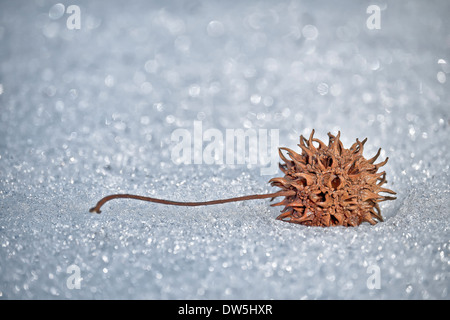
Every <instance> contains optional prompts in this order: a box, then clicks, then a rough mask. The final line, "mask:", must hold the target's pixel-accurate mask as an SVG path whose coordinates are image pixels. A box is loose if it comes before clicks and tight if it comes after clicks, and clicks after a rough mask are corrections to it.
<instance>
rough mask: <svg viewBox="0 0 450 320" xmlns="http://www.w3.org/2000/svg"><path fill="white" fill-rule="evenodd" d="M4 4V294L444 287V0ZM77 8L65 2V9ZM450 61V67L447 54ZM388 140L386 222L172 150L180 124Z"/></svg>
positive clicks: (0, 85)
mask: <svg viewBox="0 0 450 320" xmlns="http://www.w3.org/2000/svg"><path fill="white" fill-rule="evenodd" d="M20 3H21V2H20V1H9V2H5V1H3V2H1V3H0V299H80V298H83V299H118V298H121V299H141V298H150V299H335V298H337V299H367V298H368V299H372V298H374V299H448V298H449V292H448V291H449V287H450V279H449V245H450V244H449V238H450V237H449V236H450V232H449V218H450V210H449V207H450V201H449V198H450V197H449V193H450V188H449V185H450V175H449V164H450V155H449V146H450V145H449V141H450V135H449V124H450V103H449V101H450V94H449V93H450V90H449V85H450V82H449V81H448V80H446V79H448V73H449V72H450V69H449V68H448V65H447V63H446V61H449V59H450V56H449V52H450V50H449V49H450V48H449V46H450V41H449V39H450V38H449V36H448V30H449V27H450V26H449V23H450V22H449V19H447V16H446V13H447V12H449V10H450V6H449V3H448V2H446V1H440V2H436V3H435V4H434V5H429V4H428V3H426V2H423V1H410V2H408V4H404V3H398V2H397V1H387V2H386V4H385V5H380V9H381V11H380V17H381V22H380V27H381V28H380V29H374V30H369V29H368V28H367V27H366V20H367V19H368V17H369V14H368V13H366V9H367V6H368V5H369V4H367V3H365V2H361V3H360V2H358V1H339V3H335V2H333V1H319V2H307V1H292V2H290V1H276V2H275V1H243V2H233V4H231V3H229V2H227V1H220V2H219V1H173V2H171V1H169V2H166V1H160V2H158V1H151V2H149V1H129V2H126V3H124V2H122V1H108V2H103V1H76V4H77V5H78V6H79V8H80V15H81V27H80V29H79V30H77V29H69V28H68V26H67V23H66V22H67V19H69V17H70V16H71V14H70V13H67V12H66V13H64V11H63V9H64V8H62V7H61V6H64V5H62V4H57V3H55V2H54V1H53V2H52V1H47V0H45V1H35V2H32V1H27V5H21V4H20ZM65 9H67V8H65ZM440 61H444V63H440ZM194 121H202V126H203V129H204V130H206V129H217V130H218V131H219V132H222V133H223V135H224V136H225V133H226V130H227V129H255V130H258V129H278V130H279V142H280V146H286V147H290V148H292V149H294V150H298V149H299V148H298V147H297V146H296V144H297V143H298V137H299V135H300V134H304V135H309V133H310V132H311V130H312V129H313V128H314V129H315V130H316V136H317V137H318V138H320V139H322V140H324V141H328V139H327V133H328V132H332V133H334V134H336V133H337V131H338V130H340V131H341V137H342V141H343V143H344V145H345V146H346V147H350V146H351V144H353V142H355V140H356V138H359V139H360V140H362V139H364V138H366V137H367V138H368V141H367V143H366V145H365V152H364V154H365V155H366V156H367V157H372V156H373V155H374V154H375V153H376V151H377V149H378V148H379V147H381V148H382V150H383V151H382V154H381V157H380V159H381V160H384V158H385V157H389V162H388V164H387V165H386V166H385V167H384V168H385V170H386V172H387V179H388V184H387V187H388V188H390V189H393V190H395V191H396V192H397V193H398V199H397V200H395V201H390V202H386V203H383V205H382V215H383V216H384V218H385V222H382V223H379V224H377V225H375V226H371V225H368V224H364V225H361V226H359V227H356V228H341V227H336V228H317V227H305V226H300V225H293V224H289V223H285V222H281V221H277V220H275V218H276V217H277V216H278V214H279V210H280V208H279V207H270V202H269V200H254V201H247V202H242V203H229V204H222V205H217V206H208V207H192V208H186V207H170V206H164V205H159V204H153V203H144V202H138V201H132V200H114V201H111V202H109V203H107V204H106V205H105V206H104V207H103V208H102V214H100V215H96V214H90V213H88V210H89V208H90V207H92V206H93V205H95V203H96V202H97V201H98V200H99V199H100V198H101V197H103V196H105V195H107V194H110V193H134V194H140V195H149V196H153V197H161V198H165V199H172V200H179V201H203V200H212V199H220V198H228V197H233V196H240V195H247V194H254V193H268V192H273V191H276V190H275V189H273V188H271V187H270V186H269V185H268V183H267V182H268V180H269V179H270V178H272V177H275V176H281V175H282V173H281V172H279V173H278V174H275V175H274V176H268V175H261V174H260V172H261V170H260V169H261V167H260V165H259V164H256V165H251V166H250V165H247V164H243V165H238V164H236V165H227V164H226V163H225V164H222V165H215V164H211V165H209V164H205V163H202V164H188V165H185V164H178V165H177V164H175V163H174V161H173V159H171V149H172V148H173V146H174V142H173V141H171V134H172V132H173V131H174V130H176V129H177V128H182V129H186V130H188V131H190V132H193V131H192V130H193V124H194Z"/></svg>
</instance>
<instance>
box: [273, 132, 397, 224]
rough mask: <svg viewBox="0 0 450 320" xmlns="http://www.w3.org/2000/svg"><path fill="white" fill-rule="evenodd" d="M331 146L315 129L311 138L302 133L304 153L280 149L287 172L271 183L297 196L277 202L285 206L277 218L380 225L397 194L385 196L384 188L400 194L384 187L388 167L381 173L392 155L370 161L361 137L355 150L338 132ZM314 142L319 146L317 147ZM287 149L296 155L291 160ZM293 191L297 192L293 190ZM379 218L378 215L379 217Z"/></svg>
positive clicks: (295, 221)
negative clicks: (383, 203)
mask: <svg viewBox="0 0 450 320" xmlns="http://www.w3.org/2000/svg"><path fill="white" fill-rule="evenodd" d="M328 136H329V143H328V146H327V145H325V143H323V142H322V141H320V140H319V139H315V138H314V130H313V131H312V132H311V135H310V137H309V139H308V140H306V139H305V138H304V137H303V136H300V144H299V145H298V146H299V147H300V148H301V149H302V153H301V154H298V153H296V152H294V151H292V150H291V149H288V148H279V154H280V157H281V159H282V160H283V161H284V162H285V163H284V164H280V169H281V170H282V171H283V173H284V174H285V176H284V177H283V178H273V179H271V180H270V181H269V182H270V183H271V184H272V186H276V187H279V188H281V189H282V190H285V191H291V194H292V195H288V196H286V197H285V198H284V199H283V201H281V202H279V203H276V204H273V205H272V206H282V205H283V206H285V208H284V209H283V210H282V213H281V214H280V215H279V216H278V218H277V219H279V220H283V221H288V222H292V223H299V224H303V225H308V226H323V227H328V226H357V225H359V224H361V223H362V222H365V221H367V222H369V223H370V224H376V223H377V221H376V220H379V221H383V218H382V216H381V211H380V207H379V202H381V201H385V200H393V199H395V198H394V197H388V196H382V195H379V193H380V192H386V193H390V194H395V192H394V191H392V190H389V189H386V188H383V187H382V185H383V184H385V183H386V182H387V181H386V172H384V171H383V172H379V173H378V172H377V171H378V169H379V168H380V167H382V166H384V165H385V164H386V163H387V161H388V159H389V158H386V160H384V161H383V162H380V163H378V164H374V162H375V160H376V159H377V158H378V156H379V155H380V151H381V149H379V150H378V152H377V154H376V155H375V156H374V157H373V158H371V159H369V160H367V159H365V158H364V157H363V149H364V143H365V142H366V141H367V138H366V139H364V140H363V141H359V140H358V139H356V142H355V143H354V144H353V145H352V146H351V148H350V149H345V148H344V147H343V145H342V142H341V141H340V140H339V137H340V132H339V133H338V134H337V136H334V135H332V134H331V133H328ZM314 142H316V143H317V144H318V145H317V147H315V146H314V144H313V143H314ZM282 150H284V151H286V152H287V154H288V155H289V157H290V160H289V159H287V158H286V157H285V156H284V154H283V153H282ZM292 191H295V193H294V192H292ZM375 219H376V220H375Z"/></svg>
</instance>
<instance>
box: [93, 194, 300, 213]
mask: <svg viewBox="0 0 450 320" xmlns="http://www.w3.org/2000/svg"><path fill="white" fill-rule="evenodd" d="M294 194H295V191H293V190H288V191H278V192H275V193H268V194H254V195H250V196H242V197H236V198H229V199H222V200H211V201H202V202H180V201H171V200H163V199H157V198H151V197H144V196H137V195H134V194H112V195H109V196H106V197H104V198H102V199H101V200H100V201H99V202H97V204H96V205H95V207H93V208H91V209H89V212H96V213H100V212H101V211H100V208H101V207H102V206H103V205H104V204H105V203H106V202H108V201H110V200H113V199H119V198H125V199H135V200H142V201H149V202H156V203H161V204H166V205H172V206H184V207H195V206H209V205H213V204H221V203H226V202H236V201H245V200H254V199H265V198H276V197H282V196H285V197H287V196H292V195H294Z"/></svg>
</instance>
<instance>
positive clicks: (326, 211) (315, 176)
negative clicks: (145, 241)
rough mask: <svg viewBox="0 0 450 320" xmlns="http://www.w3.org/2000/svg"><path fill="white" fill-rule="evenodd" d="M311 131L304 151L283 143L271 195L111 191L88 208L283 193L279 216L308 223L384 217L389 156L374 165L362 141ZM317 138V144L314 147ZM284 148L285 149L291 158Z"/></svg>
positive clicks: (355, 222) (326, 224) (338, 223)
mask: <svg viewBox="0 0 450 320" xmlns="http://www.w3.org/2000/svg"><path fill="white" fill-rule="evenodd" d="M314 133H315V131H314V130H312V132H311V135H310V136H309V139H305V138H304V137H303V136H300V144H299V145H298V146H299V147H300V149H301V151H302V152H301V153H300V154H299V153H296V152H295V151H293V150H291V149H289V148H283V147H282V148H279V149H278V152H279V155H280V158H281V159H282V160H283V161H284V163H280V169H281V171H282V172H283V173H284V177H277V178H272V179H271V180H270V181H269V183H270V184H271V185H272V186H274V187H278V188H280V189H281V190H279V191H278V192H274V193H270V194H256V195H249V196H242V197H236V198H229V199H222V200H211V201H204V202H178V201H170V200H163V199H157V198H150V197H144V196H138V195H131V194H113V195H109V196H106V197H104V198H102V199H101V200H100V201H99V202H98V203H97V205H96V206H95V207H93V208H91V209H90V210H89V211H90V212H96V213H100V212H101V211H100V208H101V207H102V206H103V205H104V204H105V203H106V202H108V201H110V200H113V199H117V198H128V199H136V200H142V201H150V202H156V203H161V204H166V205H177V206H204V205H214V204H221V203H227V202H236V201H246V200H254V199H265V198H271V200H273V199H274V198H276V197H284V199H283V200H282V201H280V202H278V203H275V204H272V206H285V208H284V209H283V210H282V211H281V212H282V213H281V214H280V215H279V216H278V217H277V219H278V220H281V221H286V222H290V223H297V224H302V225H307V226H322V227H329V226H357V225H360V224H361V223H363V222H368V223H370V224H372V225H374V224H376V223H377V220H378V221H383V218H382V216H381V210H380V206H379V202H382V201H386V200H394V199H396V198H395V197H391V196H383V195H380V193H389V194H396V193H395V192H394V191H392V190H390V189H387V188H383V187H381V186H382V185H384V184H385V183H387V181H386V173H385V172H384V171H383V172H380V173H377V171H378V169H379V168H380V167H382V166H384V165H385V164H386V163H387V161H388V158H386V159H385V160H384V161H382V162H380V163H378V164H374V162H375V161H376V159H377V158H378V156H379V155H380V152H381V149H379V150H378V152H377V154H376V155H375V156H374V157H373V158H371V159H369V160H367V159H365V158H364V156H363V150H364V144H365V143H366V141H367V138H366V139H364V140H363V141H359V140H358V139H356V142H355V143H354V144H353V145H352V146H351V147H350V149H345V148H344V146H343V144H342V142H341V141H340V132H338V134H337V135H336V136H334V135H332V134H331V133H328V137H329V142H328V146H327V145H326V144H325V143H324V142H322V141H321V140H319V139H315V138H314ZM314 142H316V143H317V144H318V146H317V147H316V146H314ZM283 151H285V152H287V155H288V156H289V158H290V159H288V158H287V157H286V156H285V155H284V154H283Z"/></svg>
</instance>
